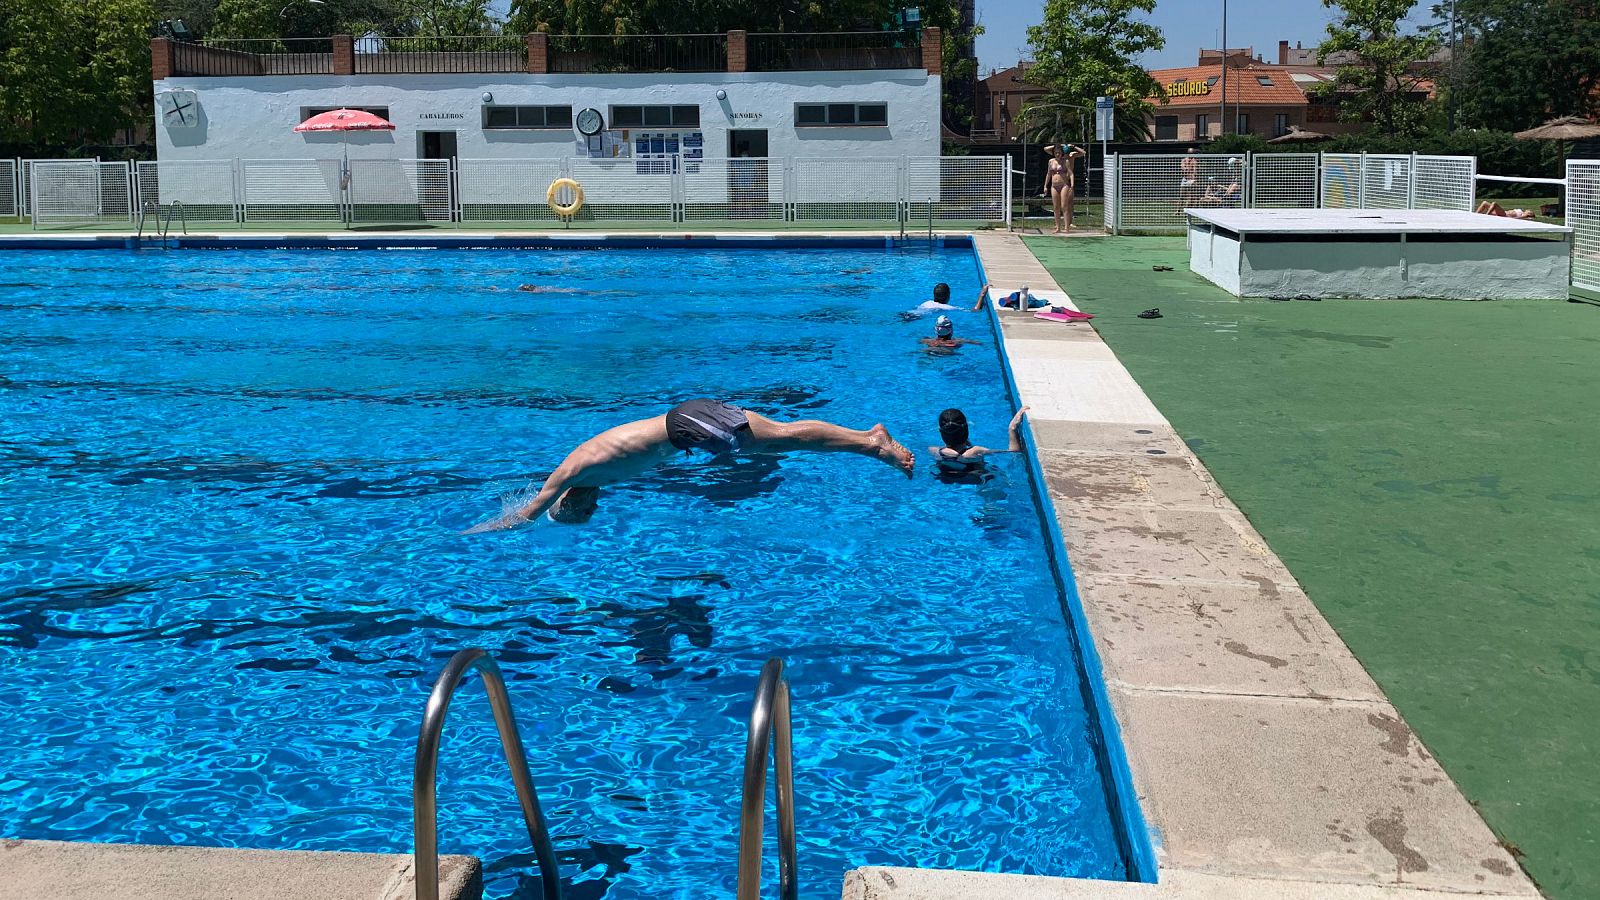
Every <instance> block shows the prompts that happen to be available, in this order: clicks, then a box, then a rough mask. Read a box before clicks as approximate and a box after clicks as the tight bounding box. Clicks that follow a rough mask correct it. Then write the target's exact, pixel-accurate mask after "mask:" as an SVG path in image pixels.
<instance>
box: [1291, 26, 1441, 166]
mask: <svg viewBox="0 0 1600 900" xmlns="http://www.w3.org/2000/svg"><path fill="white" fill-rule="evenodd" d="M1322 5H1323V6H1325V7H1328V8H1329V9H1336V10H1338V11H1339V17H1338V18H1337V19H1336V20H1334V21H1333V22H1331V23H1329V25H1328V38H1327V40H1325V41H1323V42H1322V44H1321V45H1320V46H1318V48H1317V59H1318V61H1319V62H1325V61H1326V60H1327V58H1328V56H1329V55H1331V54H1334V53H1351V54H1354V56H1355V62H1354V63H1353V64H1350V65H1342V66H1340V67H1339V69H1338V73H1337V76H1336V78H1335V80H1334V81H1333V82H1331V83H1329V84H1327V85H1322V86H1319V89H1318V90H1319V91H1320V92H1321V93H1323V94H1330V93H1331V94H1337V95H1338V96H1339V101H1340V102H1339V111H1340V117H1341V118H1343V119H1345V121H1350V122H1369V123H1371V125H1372V127H1374V128H1376V129H1377V130H1378V131H1379V132H1380V133H1382V134H1387V135H1407V134H1415V133H1417V132H1419V131H1421V130H1422V128H1423V124H1424V123H1423V119H1424V105H1425V104H1422V103H1419V102H1418V101H1416V100H1414V99H1412V96H1413V95H1414V94H1415V93H1416V92H1417V91H1418V90H1419V87H1420V84H1421V82H1422V80H1423V76H1422V75H1420V74H1419V73H1418V72H1417V71H1416V68H1415V66H1414V65H1413V64H1414V63H1417V62H1420V61H1422V60H1425V59H1427V58H1428V57H1429V56H1430V55H1432V54H1433V52H1434V51H1436V50H1438V49H1439V44H1440V41H1439V38H1438V36H1437V35H1435V34H1433V33H1431V32H1427V31H1419V32H1413V33H1411V34H1402V33H1401V31H1400V25H1401V22H1403V21H1404V20H1405V17H1406V16H1407V15H1408V14H1409V13H1410V12H1411V8H1412V7H1413V6H1416V2H1415V0H1322Z"/></svg>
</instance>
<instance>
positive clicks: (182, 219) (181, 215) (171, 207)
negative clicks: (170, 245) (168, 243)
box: [161, 200, 189, 241]
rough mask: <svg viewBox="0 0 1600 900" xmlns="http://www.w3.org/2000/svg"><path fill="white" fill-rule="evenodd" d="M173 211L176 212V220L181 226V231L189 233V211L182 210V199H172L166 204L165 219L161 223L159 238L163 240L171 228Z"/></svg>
mask: <svg viewBox="0 0 1600 900" xmlns="http://www.w3.org/2000/svg"><path fill="white" fill-rule="evenodd" d="M173 213H177V214H178V221H179V224H181V225H182V226H183V233H184V234H188V233H189V213H188V212H187V211H185V210H184V208H183V201H182V200H174V201H172V202H171V203H170V204H168V205H167V215H166V219H165V220H164V222H163V223H162V225H161V239H162V240H163V241H164V240H166V239H167V232H169V231H171V230H172V214H173Z"/></svg>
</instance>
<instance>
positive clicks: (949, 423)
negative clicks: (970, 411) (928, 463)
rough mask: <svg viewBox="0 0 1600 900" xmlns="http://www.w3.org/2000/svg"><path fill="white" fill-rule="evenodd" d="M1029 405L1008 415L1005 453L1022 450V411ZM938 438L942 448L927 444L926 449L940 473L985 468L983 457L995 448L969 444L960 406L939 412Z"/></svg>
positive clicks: (996, 451)
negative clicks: (1007, 435)
mask: <svg viewBox="0 0 1600 900" xmlns="http://www.w3.org/2000/svg"><path fill="white" fill-rule="evenodd" d="M1027 411H1028V407H1026V406H1024V407H1023V408H1021V409H1019V410H1017V414H1016V415H1014V416H1012V417H1011V424H1010V425H1009V426H1008V430H1009V432H1010V436H1011V441H1010V443H1009V444H1008V445H1007V447H1006V452H1009V453H1016V452H1019V451H1020V450H1022V434H1021V433H1020V429H1021V428H1022V414H1023V413H1025V412H1027ZM939 440H941V441H944V446H942V447H929V448H928V452H929V453H932V454H933V459H934V462H935V464H936V465H938V467H939V472H940V473H941V474H949V475H965V474H969V473H971V472H976V471H978V470H980V469H982V468H983V467H984V461H983V458H984V457H986V456H988V455H990V454H991V453H998V452H1000V451H998V450H990V449H989V448H988V447H979V446H977V445H975V444H973V443H972V440H971V438H970V437H969V436H968V433H967V416H966V414H965V413H963V412H962V411H961V410H959V409H954V408H952V409H947V410H945V411H944V412H942V413H939Z"/></svg>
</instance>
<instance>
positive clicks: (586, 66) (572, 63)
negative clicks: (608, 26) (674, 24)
mask: <svg viewBox="0 0 1600 900" xmlns="http://www.w3.org/2000/svg"><path fill="white" fill-rule="evenodd" d="M549 40H550V71H551V72H557V73H565V74H583V73H588V72H726V71H727V70H728V36H727V35H726V34H552V35H550V39H549Z"/></svg>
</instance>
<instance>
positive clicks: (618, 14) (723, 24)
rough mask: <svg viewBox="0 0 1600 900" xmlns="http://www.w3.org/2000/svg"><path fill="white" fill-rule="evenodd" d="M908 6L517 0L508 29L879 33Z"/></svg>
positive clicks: (928, 15)
mask: <svg viewBox="0 0 1600 900" xmlns="http://www.w3.org/2000/svg"><path fill="white" fill-rule="evenodd" d="M902 5H903V4H901V3H897V2H894V0H853V2H850V0H811V2H799V3H796V2H782V0H690V2H685V0H631V2H628V3H619V2H616V0H511V15H510V18H509V20H508V21H509V26H508V27H510V28H511V29H513V30H516V31H523V32H528V31H548V32H550V33H551V34H688V33H700V34H712V33H716V32H722V31H727V30H729V29H733V28H743V29H745V30H747V31H751V32H757V31H761V32H766V31H859V30H869V31H874V30H877V29H879V28H882V27H884V26H885V25H887V24H888V23H889V22H890V21H891V20H892V19H893V18H894V15H895V13H897V12H898V11H899V10H900V8H901V6H902ZM937 5H938V4H930V6H937ZM923 18H924V20H925V21H926V23H927V24H929V25H938V24H943V23H942V22H940V21H938V20H937V13H936V12H935V11H934V10H931V9H930V10H925V11H924V14H923Z"/></svg>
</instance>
